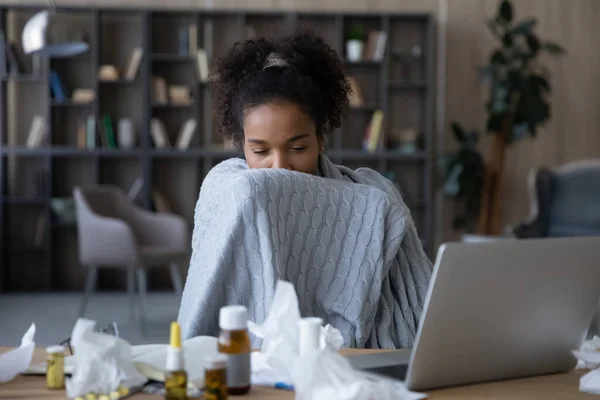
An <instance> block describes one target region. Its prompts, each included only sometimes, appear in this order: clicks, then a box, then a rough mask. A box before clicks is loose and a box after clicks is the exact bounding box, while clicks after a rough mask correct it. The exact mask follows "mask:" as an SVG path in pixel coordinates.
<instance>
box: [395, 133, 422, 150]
mask: <svg viewBox="0 0 600 400" xmlns="http://www.w3.org/2000/svg"><path fill="white" fill-rule="evenodd" d="M418 137H419V134H418V133H417V130H416V129H403V130H402V131H401V132H400V134H399V135H398V147H397V150H398V151H399V152H400V153H402V154H414V153H416V152H417V150H418V148H417V139H418Z"/></svg>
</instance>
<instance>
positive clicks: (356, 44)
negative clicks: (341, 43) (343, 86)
mask: <svg viewBox="0 0 600 400" xmlns="http://www.w3.org/2000/svg"><path fill="white" fill-rule="evenodd" d="M363 47H364V43H363V41H362V40H355V39H353V40H348V41H347V42H346V58H347V59H348V61H350V62H357V61H360V60H362V56H363Z"/></svg>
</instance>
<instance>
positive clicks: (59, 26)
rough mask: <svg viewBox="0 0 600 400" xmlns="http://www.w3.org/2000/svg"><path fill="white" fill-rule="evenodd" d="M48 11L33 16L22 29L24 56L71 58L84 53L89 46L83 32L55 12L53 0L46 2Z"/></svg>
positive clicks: (65, 17)
mask: <svg viewBox="0 0 600 400" xmlns="http://www.w3.org/2000/svg"><path fill="white" fill-rule="evenodd" d="M48 5H49V9H48V10H44V11H40V12H38V13H37V14H35V15H33V16H32V17H31V18H30V19H29V20H28V21H27V22H26V23H25V26H24V27H23V33H22V42H23V51H24V52H25V54H33V53H36V54H40V55H42V56H45V57H72V56H75V55H78V54H81V53H85V52H86V51H88V49H89V47H90V46H89V44H88V43H87V42H85V41H84V38H83V36H84V35H83V31H82V30H81V29H79V28H77V27H76V26H74V24H72V23H71V21H69V20H68V18H67V16H66V15H64V14H61V13H58V12H57V11H56V3H55V2H54V0H48Z"/></svg>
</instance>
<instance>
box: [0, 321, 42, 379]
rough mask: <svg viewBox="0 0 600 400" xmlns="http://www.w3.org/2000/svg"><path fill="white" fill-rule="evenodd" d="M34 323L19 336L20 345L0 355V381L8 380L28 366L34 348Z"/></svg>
mask: <svg viewBox="0 0 600 400" xmlns="http://www.w3.org/2000/svg"><path fill="white" fill-rule="evenodd" d="M34 336H35V324H31V326H29V329H27V332H25V334H24V335H23V337H22V338H21V346H19V347H17V348H16V349H12V350H11V351H8V352H6V353H4V354H2V355H0V382H8V381H10V380H12V379H14V377H15V376H17V375H18V374H20V373H23V372H25V371H26V370H27V368H29V364H31V358H32V357H33V351H34V350H35V342H34V341H33V337H34Z"/></svg>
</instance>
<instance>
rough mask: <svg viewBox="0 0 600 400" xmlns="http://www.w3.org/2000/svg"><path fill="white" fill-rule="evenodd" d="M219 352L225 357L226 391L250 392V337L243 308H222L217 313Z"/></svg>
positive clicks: (235, 393) (237, 393)
mask: <svg viewBox="0 0 600 400" xmlns="http://www.w3.org/2000/svg"><path fill="white" fill-rule="evenodd" d="M219 327H220V328H221V333H220V334H219V352H220V353H222V354H225V355H226V356H227V390H228V393H229V394H232V395H240V394H246V393H248V392H249V391H250V352H251V350H252V348H251V344H250V336H249V335H248V310H247V309H246V307H244V306H226V307H222V308H221V310H220V313H219Z"/></svg>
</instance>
